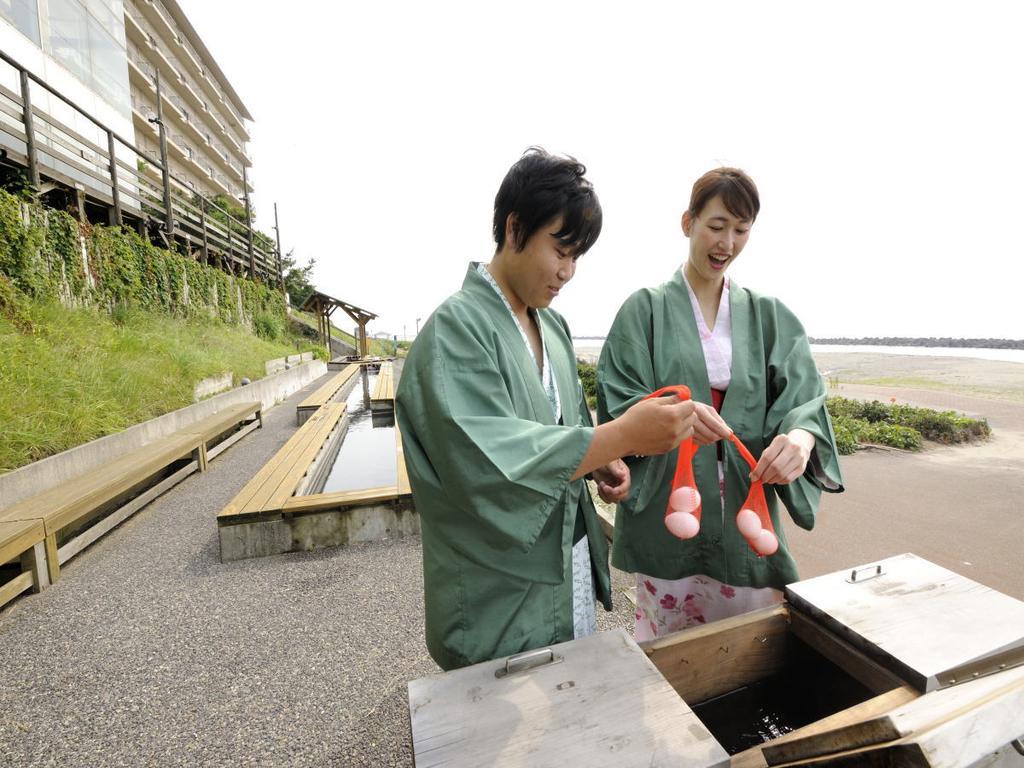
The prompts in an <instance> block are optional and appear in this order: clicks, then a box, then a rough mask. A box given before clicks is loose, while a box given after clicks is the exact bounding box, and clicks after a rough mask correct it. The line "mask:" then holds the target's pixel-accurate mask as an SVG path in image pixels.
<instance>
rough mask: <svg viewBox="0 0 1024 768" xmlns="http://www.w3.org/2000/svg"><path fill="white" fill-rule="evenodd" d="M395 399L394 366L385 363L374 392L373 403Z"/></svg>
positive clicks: (371, 399) (378, 375)
mask: <svg viewBox="0 0 1024 768" xmlns="http://www.w3.org/2000/svg"><path fill="white" fill-rule="evenodd" d="M394 399H395V379H394V364H392V363H383V364H381V367H380V373H378V374H377V384H376V386H375V387H374V390H373V396H372V397H371V398H370V401H371V402H377V403H382V402H387V401H390V400H394Z"/></svg>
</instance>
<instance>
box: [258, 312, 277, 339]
mask: <svg viewBox="0 0 1024 768" xmlns="http://www.w3.org/2000/svg"><path fill="white" fill-rule="evenodd" d="M253 328H254V329H255V331H256V335H257V336H259V337H260V338H263V339H267V340H268V341H277V340H278V339H279V338H281V337H282V336H283V335H284V322H283V320H282V319H281V318H280V317H279V316H277V315H272V314H270V313H269V312H260V313H259V314H257V315H256V317H255V318H254V319H253Z"/></svg>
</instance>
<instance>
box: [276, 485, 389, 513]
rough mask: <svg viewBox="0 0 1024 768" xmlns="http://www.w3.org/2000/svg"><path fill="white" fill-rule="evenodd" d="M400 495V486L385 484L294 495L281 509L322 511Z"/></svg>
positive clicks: (298, 511) (301, 511)
mask: <svg viewBox="0 0 1024 768" xmlns="http://www.w3.org/2000/svg"><path fill="white" fill-rule="evenodd" d="M398 496H399V491H398V486H396V485H385V486H381V487H380V488H363V489H360V490H358V491H336V492H334V493H317V494H312V495H310V496H294V497H292V498H291V499H289V500H288V501H286V502H285V503H284V504H283V505H282V507H281V509H280V510H279V511H281V512H288V513H294V514H300V513H304V512H322V511H323V510H326V509H340V508H342V507H355V506H359V505H363V504H379V503H381V502H384V501H392V500H394V499H397V498H398Z"/></svg>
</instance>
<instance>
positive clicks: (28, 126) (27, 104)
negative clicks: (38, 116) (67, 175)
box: [21, 69, 39, 193]
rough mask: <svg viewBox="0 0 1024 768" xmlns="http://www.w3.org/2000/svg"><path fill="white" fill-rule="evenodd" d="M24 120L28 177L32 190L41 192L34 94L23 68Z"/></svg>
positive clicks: (22, 100)
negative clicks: (33, 109) (33, 105)
mask: <svg viewBox="0 0 1024 768" xmlns="http://www.w3.org/2000/svg"><path fill="white" fill-rule="evenodd" d="M21 105H22V122H23V123H24V125H25V154H27V155H28V177H29V181H30V182H31V183H32V191H33V192H36V193H38V192H39V163H38V161H37V156H36V127H35V120H34V119H33V117H32V94H31V92H30V91H29V82H28V72H26V71H25V70H24V69H23V70H21Z"/></svg>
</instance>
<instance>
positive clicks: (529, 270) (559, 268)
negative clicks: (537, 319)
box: [509, 217, 579, 309]
mask: <svg viewBox="0 0 1024 768" xmlns="http://www.w3.org/2000/svg"><path fill="white" fill-rule="evenodd" d="M561 228H562V219H561V217H559V218H557V219H554V220H552V221H550V222H548V223H547V224H545V225H544V226H543V227H541V228H540V229H538V230H537V231H536V232H534V233H533V236H532V237H530V238H529V239H528V240H527V241H526V244H525V245H524V246H523V250H521V251H519V252H518V253H516V254H514V256H513V257H512V259H511V263H512V265H513V267H512V270H511V273H510V275H509V282H510V283H511V286H512V290H513V291H514V292H515V294H516V298H518V299H519V300H520V301H521V302H522V303H523V304H525V305H526V306H527V307H533V308H535V309H536V308H541V307H547V306H549V305H550V304H551V302H552V300H553V299H554V298H555V297H556V296H557V295H558V293H559V291H560V290H561V289H562V288H563V287H564V286H565V284H566V283H568V282H569V281H570V280H572V278H573V275H574V274H576V259H577V258H579V257H578V256H576V255H575V251H574V249H573V248H571V247H570V246H567V245H565V244H564V243H562V242H561V241H559V240H558V239H557V238H556V237H554V233H555V232H558V231H559V230H560V229H561Z"/></svg>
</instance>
